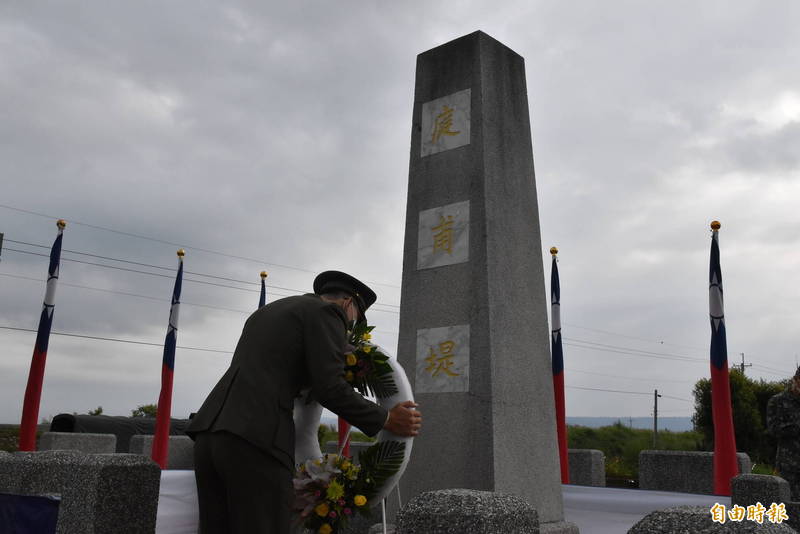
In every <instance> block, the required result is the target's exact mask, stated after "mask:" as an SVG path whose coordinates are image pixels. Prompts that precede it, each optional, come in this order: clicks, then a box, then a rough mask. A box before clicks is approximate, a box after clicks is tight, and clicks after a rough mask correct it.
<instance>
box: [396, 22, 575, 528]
mask: <svg viewBox="0 0 800 534" xmlns="http://www.w3.org/2000/svg"><path fill="white" fill-rule="evenodd" d="M408 180H409V181H408V205H407V214H406V233H405V249H404V260H403V288H402V299H401V312H400V337H399V348H398V354H399V358H400V363H402V365H403V366H404V367H405V369H406V370H407V372H408V374H409V379H410V380H411V382H412V384H413V385H414V390H415V395H416V399H417V401H418V402H419V404H420V409H421V410H422V412H423V418H424V423H423V429H422V433H421V435H420V436H419V437H418V438H417V439H416V440H415V443H414V450H413V454H412V456H411V462H410V464H409V466H408V468H407V470H406V472H405V475H404V476H403V479H402V482H401V490H402V495H403V497H404V499H405V500H407V499H410V498H412V497H414V496H415V495H417V494H419V493H420V492H422V491H427V490H433V489H445V488H468V489H477V490H488V491H499V492H506V493H512V494H516V495H518V496H520V497H523V498H524V499H526V500H527V501H528V502H530V503H531V504H532V505H533V506H534V507H535V508H536V509H537V511H538V512H539V518H540V520H541V521H542V522H544V523H547V524H548V525H547V526H548V527H549V528H547V529H546V530H547V531H550V532H575V531H576V529H575V527H574V526H573V525H570V524H565V523H562V521H563V506H562V498H561V485H560V477H559V465H558V446H557V440H556V424H555V413H554V407H553V384H552V376H551V375H552V373H551V365H550V347H549V332H548V324H547V298H546V294H545V281H544V280H545V279H544V270H543V263H542V247H541V239H540V236H539V214H538V207H537V200H536V183H535V178H534V169H533V151H532V147H531V126H530V119H529V114H528V100H527V90H526V84H525V64H524V60H523V58H522V57H521V56H519V55H518V54H516V53H515V52H514V51H512V50H511V49H509V48H507V47H506V46H504V45H503V44H501V43H500V42H498V41H496V40H495V39H493V38H491V37H489V36H488V35H486V34H485V33H482V32H475V33H472V34H470V35H467V36H464V37H461V38H459V39H456V40H454V41H451V42H449V43H447V44H444V45H442V46H439V47H437V48H434V49H432V50H429V51H427V52H424V53H422V54H420V55H419V56H418V58H417V76H416V89H415V94H414V112H413V120H412V133H411V162H410V168H409V179H408Z"/></svg>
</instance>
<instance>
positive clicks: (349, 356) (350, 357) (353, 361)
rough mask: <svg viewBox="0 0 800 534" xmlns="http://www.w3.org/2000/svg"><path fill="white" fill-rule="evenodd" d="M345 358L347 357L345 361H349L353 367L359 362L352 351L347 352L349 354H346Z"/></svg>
mask: <svg viewBox="0 0 800 534" xmlns="http://www.w3.org/2000/svg"><path fill="white" fill-rule="evenodd" d="M345 358H346V360H345V361H346V362H347V365H349V366H351V367H352V366H353V365H355V364H356V363H357V362H358V360H357V359H356V355H355V354H353V353H352V352H351V353H349V354H347V355H345Z"/></svg>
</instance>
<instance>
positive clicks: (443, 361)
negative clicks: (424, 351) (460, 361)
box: [425, 340, 460, 376]
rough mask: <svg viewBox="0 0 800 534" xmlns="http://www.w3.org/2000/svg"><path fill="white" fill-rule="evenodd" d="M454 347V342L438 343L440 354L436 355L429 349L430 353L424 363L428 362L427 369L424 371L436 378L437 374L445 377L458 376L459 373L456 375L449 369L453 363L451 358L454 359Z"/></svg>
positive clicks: (431, 348)
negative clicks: (442, 374)
mask: <svg viewBox="0 0 800 534" xmlns="http://www.w3.org/2000/svg"><path fill="white" fill-rule="evenodd" d="M455 346H456V344H455V342H453V341H449V340H448V341H443V342H442V343H439V353H440V354H436V351H435V350H433V347H430V353H429V354H428V357H427V358H425V361H426V362H428V367H426V368H425V371H426V372H428V373H431V375H433V376H437V375H439V373H444V374H446V375H447V376H458V375H459V374H460V373H456V372H454V371H453V370H452V369H451V367H453V364H454V363H455V362H453V358H454V357H455V354H453V349H454V348H455Z"/></svg>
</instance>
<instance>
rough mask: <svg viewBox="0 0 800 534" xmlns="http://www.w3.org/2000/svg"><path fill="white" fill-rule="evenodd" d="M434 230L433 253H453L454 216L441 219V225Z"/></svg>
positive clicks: (441, 217)
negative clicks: (440, 251) (438, 251)
mask: <svg viewBox="0 0 800 534" xmlns="http://www.w3.org/2000/svg"><path fill="white" fill-rule="evenodd" d="M431 230H433V251H434V252H436V251H437V250H443V251H445V252H447V253H448V254H452V253H453V216H452V215H448V216H447V218H445V217H444V216H443V215H442V216H440V217H439V224H438V225H436V226H434V227H433V228H431Z"/></svg>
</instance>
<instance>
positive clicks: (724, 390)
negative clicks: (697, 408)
mask: <svg viewBox="0 0 800 534" xmlns="http://www.w3.org/2000/svg"><path fill="white" fill-rule="evenodd" d="M720 227H721V225H720V223H719V222H717V221H714V222H712V223H711V228H712V230H713V232H712V236H711V261H710V266H709V275H708V309H709V316H710V319H711V351H710V352H711V412H712V418H713V421H714V493H715V494H716V495H730V494H731V479H732V478H733V477H735V476H736V475H738V474H739V465H738V462H737V459H736V437H735V436H734V431H733V413H732V411H731V388H730V381H729V379H728V347H727V341H726V337H725V310H724V306H723V298H722V269H721V268H720V264H719V229H720Z"/></svg>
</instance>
